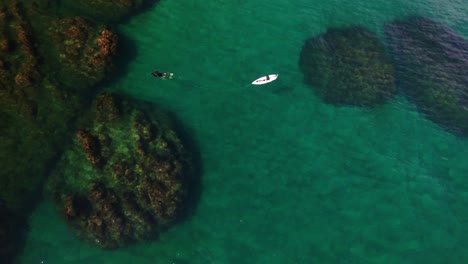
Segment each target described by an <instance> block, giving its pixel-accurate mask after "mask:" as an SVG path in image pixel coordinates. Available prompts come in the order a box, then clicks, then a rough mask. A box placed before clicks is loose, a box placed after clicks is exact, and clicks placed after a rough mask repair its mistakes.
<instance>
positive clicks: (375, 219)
mask: <svg viewBox="0 0 468 264" xmlns="http://www.w3.org/2000/svg"><path fill="white" fill-rule="evenodd" d="M360 2H361V3H356V1H354V2H352V1H338V0H335V1H315V2H310V1H304V0H301V1H298V0H295V1H286V0H275V1H265V0H255V1H249V2H248V3H246V2H241V1H224V0H223V1H219V0H217V1H211V2H200V1H188V0H182V1H162V2H161V3H160V4H159V5H158V6H156V7H155V8H153V9H152V10H150V11H148V12H146V13H144V14H142V15H140V16H138V17H135V18H134V19H132V20H131V21H129V23H128V24H126V25H123V26H121V28H120V29H121V30H122V32H123V33H124V34H125V35H126V36H127V37H128V38H130V39H131V40H133V41H134V42H135V46H136V54H135V55H136V56H135V58H134V59H133V60H132V61H131V62H130V63H129V64H128V65H127V69H126V72H125V73H124V74H123V75H122V76H121V78H120V79H119V80H118V82H116V83H115V84H113V85H112V87H109V88H108V89H110V90H118V91H120V92H124V93H127V94H129V95H132V96H134V97H136V98H140V99H144V100H147V101H151V102H154V103H155V104H157V105H159V106H161V107H163V108H165V109H167V110H169V111H171V112H174V113H175V114H176V115H177V117H178V118H179V119H180V120H181V121H182V123H183V124H184V125H185V127H186V128H187V130H189V131H190V133H191V135H192V136H193V138H194V140H195V142H196V143H197V145H198V146H199V150H200V153H201V160H202V162H203V175H202V185H203V186H202V187H203V190H202V197H201V200H200V202H199V205H198V208H197V211H196V213H195V215H194V216H193V217H192V218H190V219H188V220H187V221H186V222H184V223H182V224H180V225H178V226H175V227H173V228H171V229H170V230H168V232H166V233H164V234H162V235H161V237H160V238H159V240H157V241H154V242H151V243H146V244H138V245H135V246H132V247H130V248H126V249H122V250H118V251H101V250H98V249H94V248H91V247H89V246H87V245H86V244H83V243H81V242H80V241H78V240H76V239H75V238H74V237H73V236H72V235H71V234H70V231H69V230H68V229H67V227H66V225H65V224H64V223H63V221H61V219H60V217H59V216H58V215H57V214H56V213H55V211H54V210H53V209H52V206H51V204H50V203H48V202H47V201H46V202H44V203H42V204H41V205H40V206H39V207H38V208H37V209H36V211H35V212H34V214H33V215H32V216H31V218H30V232H29V233H28V237H27V239H26V245H25V249H24V252H23V254H22V256H21V257H20V259H19V263H40V262H41V261H44V263H112V264H119V263H467V262H468V251H467V250H466V248H467V247H468V237H467V236H466V234H468V227H467V226H466V222H467V221H468V179H466V177H467V175H468V140H467V139H460V138H457V137H455V136H453V135H451V134H449V133H447V132H445V131H444V130H442V129H441V128H439V127H438V126H437V125H435V124H433V123H431V122H430V121H428V120H426V119H425V118H423V117H422V116H421V115H420V114H418V113H417V112H416V111H415V110H414V108H413V107H412V106H411V105H410V104H409V103H408V102H407V101H405V100H404V99H403V98H400V97H397V98H396V99H395V100H392V101H391V102H389V103H388V104H386V105H383V106H381V107H377V108H375V109H359V108H349V107H333V106H330V105H325V104H323V103H322V102H321V101H320V99H318V98H317V97H315V95H314V94H313V92H312V91H311V89H310V88H309V87H306V86H305V85H304V84H303V83H302V74H301V73H300V71H299V69H298V60H299V57H298V56H299V52H300V49H301V48H302V45H303V42H304V40H305V39H307V38H309V37H312V36H314V35H316V34H320V33H322V32H324V31H325V30H326V28H327V27H330V26H346V25H352V24H361V25H365V26H366V27H368V28H369V29H370V30H372V31H374V32H376V33H377V34H379V36H383V34H382V32H381V29H382V26H383V24H384V23H385V22H389V21H391V20H393V19H396V18H404V17H406V16H408V15H414V14H418V15H428V16H431V17H435V18H439V19H442V20H443V21H444V22H445V23H446V24H448V25H449V26H452V27H453V28H454V29H455V30H458V32H460V33H464V34H465V35H468V22H467V21H468V19H467V17H466V14H468V4H467V3H464V2H463V1H461V0H460V1H449V2H448V1H435V0H431V1H412V2H411V3H408V2H407V1H360ZM155 69H159V70H163V71H166V70H167V71H171V72H174V73H175V79H174V80H170V81H169V80H167V81H164V80H158V79H155V78H153V77H152V76H151V75H150V72H151V71H153V70H155ZM267 73H279V74H280V77H279V79H278V80H277V81H275V82H273V83H272V84H270V85H267V86H260V87H253V86H250V85H249V83H250V82H251V81H253V80H254V79H256V78H257V77H259V76H262V75H265V74H267Z"/></svg>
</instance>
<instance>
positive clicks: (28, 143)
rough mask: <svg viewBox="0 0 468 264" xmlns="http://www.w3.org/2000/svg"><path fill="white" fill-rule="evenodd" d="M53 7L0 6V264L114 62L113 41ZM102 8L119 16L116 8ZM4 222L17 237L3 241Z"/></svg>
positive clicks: (13, 0) (108, 33)
mask: <svg viewBox="0 0 468 264" xmlns="http://www.w3.org/2000/svg"><path fill="white" fill-rule="evenodd" d="M59 2H60V1H58V0H32V1H21V0H3V1H1V2H0V105H1V108H0V165H1V167H2V169H1V170H0V200H1V201H2V202H1V206H3V207H4V209H5V210H3V209H1V208H0V211H1V212H0V215H1V217H0V218H1V219H0V262H2V263H9V262H10V260H11V261H12V259H13V257H14V256H13V255H14V253H12V254H10V253H9V252H17V251H20V248H18V247H17V245H18V243H17V242H18V241H19V240H21V238H22V237H23V235H22V234H21V233H18V232H25V230H26V228H25V227H24V226H21V225H22V224H23V223H24V222H25V219H26V218H27V216H28V214H29V213H30V210H31V209H32V208H33V207H34V205H35V203H36V202H37V200H38V199H37V197H38V196H39V195H40V193H41V192H42V187H43V183H44V182H45V181H46V177H47V175H48V174H49V172H50V170H51V168H52V167H53V165H54V163H55V161H56V158H57V157H58V156H59V154H60V152H61V150H62V147H63V146H64V145H65V144H66V143H67V142H68V141H70V140H71V138H72V137H73V136H72V135H70V131H71V130H72V129H73V128H74V126H75V122H76V119H77V118H78V117H79V116H80V115H81V114H80V113H82V112H85V111H87V109H88V105H87V104H86V102H87V100H88V98H89V97H91V96H93V95H94V94H95V93H96V92H97V91H96V90H95V87H96V84H97V83H98V82H100V81H102V80H103V79H105V78H107V77H108V76H106V75H108V74H109V73H111V72H112V69H113V66H112V65H113V58H114V57H115V56H116V49H117V45H118V38H117V35H116V33H115V32H113V31H112V29H111V27H109V26H106V25H104V24H102V22H98V21H95V20H92V19H90V18H87V19H85V18H83V15H84V14H80V13H79V12H76V13H73V16H72V17H68V16H69V15H70V14H71V13H70V12H68V11H67V10H65V9H61V8H58V6H59V5H58V4H59ZM91 2H94V1H91ZM103 2H107V4H109V5H116V6H119V8H121V7H120V6H121V4H122V3H123V2H122V1H103ZM114 2H115V3H114ZM86 3H88V2H86ZM127 13H128V14H129V12H127ZM89 144H90V145H92V142H89ZM90 150H93V149H92V148H91V149H90ZM90 158H92V157H90ZM96 162H97V163H96V164H98V163H99V162H98V161H96ZM3 207H2V208H3ZM4 211H5V212H8V213H5V214H3V212H4ZM13 216H14V217H13ZM12 221H13V222H14V223H15V226H16V224H17V225H18V226H19V227H18V228H15V229H14V230H13V231H11V232H17V233H15V234H14V235H9V236H8V237H7V238H5V237H4V236H3V234H6V233H8V232H6V231H4V230H9V227H8V225H9V223H12ZM8 234H11V233H8ZM5 241H7V243H5ZM13 245H14V247H15V249H14V250H10V249H11V248H12V246H13ZM4 252H7V253H5V254H4ZM6 255H8V258H7V257H5V258H4V257H3V256H6Z"/></svg>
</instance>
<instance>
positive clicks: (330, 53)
mask: <svg viewBox="0 0 468 264" xmlns="http://www.w3.org/2000/svg"><path fill="white" fill-rule="evenodd" d="M299 64H300V68H301V70H302V72H303V73H304V80H305V83H307V84H309V85H311V86H312V87H313V88H314V90H315V92H316V93H317V95H318V96H320V97H321V98H323V100H324V101H325V102H327V103H330V104H337V105H355V106H375V105H378V104H381V103H383V102H385V101H386V100H387V99H388V98H390V97H391V96H392V95H393V93H394V92H395V90H396V88H395V81H394V69H393V66H392V65H391V64H390V63H389V62H388V61H387V59H386V57H385V54H384V46H383V44H381V43H380V42H379V40H378V39H377V37H376V36H375V35H374V34H373V33H371V32H369V31H368V30H366V29H365V28H363V27H359V26H355V27H349V28H340V29H337V28H330V29H328V30H327V32H325V33H324V34H321V35H319V36H317V37H314V38H311V39H309V40H307V41H306V43H305V44H304V46H303V47H302V51H301V54H300V61H299Z"/></svg>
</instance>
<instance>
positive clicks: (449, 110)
mask: <svg viewBox="0 0 468 264" xmlns="http://www.w3.org/2000/svg"><path fill="white" fill-rule="evenodd" d="M385 34H386V37H387V41H388V45H389V46H390V48H391V49H392V53H393V56H394V60H395V64H396V69H397V81H398V84H399V86H401V88H402V90H403V91H404V93H405V94H406V95H407V96H408V97H409V99H410V100H411V101H412V102H414V103H415V105H416V107H417V108H418V110H419V111H421V112H422V113H424V114H425V115H426V116H427V117H428V118H429V119H430V120H432V121H433V122H435V123H437V124H439V125H440V126H442V127H444V128H446V129H448V130H449V131H451V132H454V133H455V134H457V135H462V136H467V135H468V41H467V40H466V39H465V38H464V37H463V36H461V35H459V34H457V33H456V32H454V31H453V30H452V29H450V28H449V27H448V26H446V25H444V24H442V23H440V22H437V21H435V20H432V19H430V18H426V17H411V18H408V19H405V20H398V21H394V22H392V23H389V24H387V25H386V26H385Z"/></svg>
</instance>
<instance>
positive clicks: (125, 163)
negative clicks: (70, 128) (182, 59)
mask: <svg viewBox="0 0 468 264" xmlns="http://www.w3.org/2000/svg"><path fill="white" fill-rule="evenodd" d="M190 160H191V158H190V156H189V153H188V152H187V150H186V147H185V146H184V145H183V143H182V141H181V140H180V138H179V135H178V134H177V133H176V132H175V131H174V128H173V127H172V126H171V125H170V124H169V123H168V119H167V117H165V116H164V115H162V114H161V113H157V112H154V110H153V109H152V108H150V107H149V106H148V105H145V104H143V103H137V102H133V101H130V100H128V99H122V98H120V97H118V96H116V95H112V94H102V95H100V96H99V97H97V98H96V100H95V102H94V109H93V116H92V120H91V121H90V122H89V123H84V124H83V127H82V128H80V129H79V130H78V131H77V133H76V140H75V141H74V143H73V144H72V146H71V147H70V149H68V150H66V151H65V152H64V154H63V156H62V158H61V161H60V162H59V166H58V168H57V171H56V172H55V173H54V174H55V176H54V177H52V178H51V179H50V191H51V192H52V193H53V197H54V200H55V202H56V203H57V205H58V207H59V208H60V210H61V211H62V214H63V216H64V218H65V220H66V221H67V222H68V223H69V224H70V226H71V227H72V228H73V229H74V230H75V231H76V233H77V235H78V236H79V237H80V238H82V239H84V240H85V241H87V242H89V243H91V244H94V245H96V246H98V247H101V248H117V247H121V246H123V245H125V244H127V243H129V242H132V241H139V240H143V239H147V238H151V237H152V236H154V235H155V234H157V232H158V231H160V230H161V229H163V228H166V227H167V226H169V225H170V224H171V223H173V222H174V221H176V220H177V219H178V218H179V217H180V216H181V215H182V213H183V212H184V210H185V209H184V208H185V206H186V203H187V198H188V193H189V187H190V186H189V183H190V182H191V179H192V178H193V169H192V165H191V161H190Z"/></svg>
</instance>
